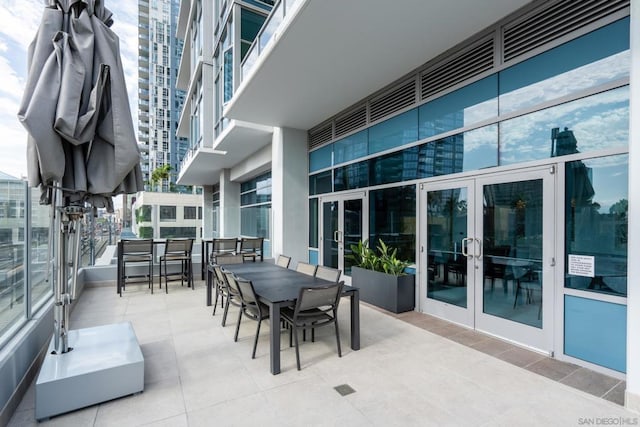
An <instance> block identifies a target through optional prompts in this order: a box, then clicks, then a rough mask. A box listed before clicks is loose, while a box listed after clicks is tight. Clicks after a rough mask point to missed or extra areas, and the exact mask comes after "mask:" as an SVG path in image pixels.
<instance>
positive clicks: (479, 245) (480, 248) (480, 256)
mask: <svg viewBox="0 0 640 427" xmlns="http://www.w3.org/2000/svg"><path fill="white" fill-rule="evenodd" d="M473 240H475V241H477V242H478V253H477V254H476V258H478V259H480V258H482V241H481V240H480V239H478V238H477V237H476V238H474V239H473Z"/></svg>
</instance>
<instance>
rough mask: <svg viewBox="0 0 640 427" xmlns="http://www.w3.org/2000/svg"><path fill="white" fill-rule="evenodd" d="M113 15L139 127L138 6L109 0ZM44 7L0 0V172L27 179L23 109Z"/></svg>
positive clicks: (39, 0)
mask: <svg viewBox="0 0 640 427" xmlns="http://www.w3.org/2000/svg"><path fill="white" fill-rule="evenodd" d="M104 5H105V6H106V7H107V9H109V10H111V12H113V21H114V23H113V25H112V26H111V29H112V30H113V31H114V32H115V33H116V34H117V35H118V37H119V38H120V54H121V56H122V65H123V68H124V73H125V78H126V84H127V90H128V92H129V100H130V103H131V112H132V114H133V116H134V117H133V123H134V128H136V129H137V123H138V120H137V114H138V2H137V1H133V0H104ZM43 8H44V2H43V0H0V172H4V173H7V174H9V175H12V176H14V177H16V178H22V177H26V176H27V156H26V149H27V148H26V147H27V132H26V131H25V129H24V127H23V126H22V125H21V124H20V122H19V121H18V117H17V114H18V109H19V107H20V102H21V100H22V93H23V91H24V85H25V82H26V78H27V49H28V47H29V44H30V43H31V41H32V40H33V38H34V36H35V34H36V32H37V30H38V26H39V25H40V19H41V18H42V11H43Z"/></svg>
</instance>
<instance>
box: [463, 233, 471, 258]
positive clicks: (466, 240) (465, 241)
mask: <svg viewBox="0 0 640 427" xmlns="http://www.w3.org/2000/svg"><path fill="white" fill-rule="evenodd" d="M469 240H473V237H465V238H464V239H462V255H464V256H466V257H468V256H469V250H468V248H469V246H468V244H469V243H468V242H469ZM471 256H473V255H471Z"/></svg>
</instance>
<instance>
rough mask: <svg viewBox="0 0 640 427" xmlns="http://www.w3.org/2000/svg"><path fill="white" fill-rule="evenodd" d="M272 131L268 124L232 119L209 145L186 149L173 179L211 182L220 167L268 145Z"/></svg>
mask: <svg viewBox="0 0 640 427" xmlns="http://www.w3.org/2000/svg"><path fill="white" fill-rule="evenodd" d="M272 133H273V128H271V127H267V126H261V125H256V124H254V123H247V122H242V121H239V120H232V121H231V122H230V123H229V125H228V126H227V127H226V128H225V130H224V131H223V132H222V133H221V134H220V135H219V136H218V137H217V138H216V139H215V141H214V142H213V146H212V147H206V146H204V145H199V146H196V147H193V148H192V149H191V150H190V152H189V153H188V154H187V156H185V158H184V159H183V161H182V164H181V166H180V172H179V175H178V180H177V183H178V184H181V185H211V184H212V183H216V182H218V180H219V178H220V172H221V171H222V169H227V168H231V167H233V166H235V165H236V164H238V163H239V162H240V161H241V160H243V159H245V158H246V157H248V156H249V155H251V154H254V153H256V152H258V151H260V150H261V149H263V148H264V147H266V146H268V145H269V144H270V143H271V138H272ZM269 160H270V158H269Z"/></svg>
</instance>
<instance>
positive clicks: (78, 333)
mask: <svg viewBox="0 0 640 427" xmlns="http://www.w3.org/2000/svg"><path fill="white" fill-rule="evenodd" d="M69 346H70V347H71V348H72V349H73V350H71V351H69V352H68V353H64V354H60V355H56V354H51V353H52V351H53V350H54V349H55V347H54V341H53V338H52V340H51V343H50V344H49V351H48V352H47V354H46V356H45V358H44V361H43V363H42V368H41V369H40V374H39V375H38V379H37V381H36V419H37V420H42V419H46V418H49V417H52V416H54V415H59V414H62V413H65V412H69V411H73V410H76V409H80V408H84V407H86V406H91V405H95V404H97V403H100V402H105V401H107V400H111V399H115V398H118V397H122V396H127V395H130V394H134V393H138V392H141V391H143V390H144V358H143V356H142V351H141V350H140V345H139V344H138V339H137V338H136V334H135V332H134V330H133V327H132V326H131V323H130V322H124V323H116V324H112V325H105V326H98V327H94V328H86V329H78V330H72V331H69Z"/></svg>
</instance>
